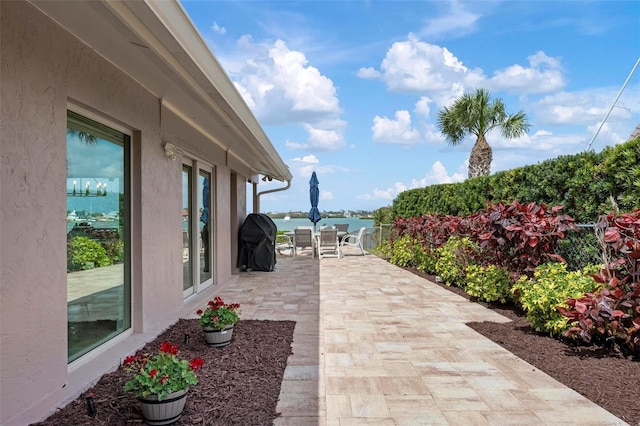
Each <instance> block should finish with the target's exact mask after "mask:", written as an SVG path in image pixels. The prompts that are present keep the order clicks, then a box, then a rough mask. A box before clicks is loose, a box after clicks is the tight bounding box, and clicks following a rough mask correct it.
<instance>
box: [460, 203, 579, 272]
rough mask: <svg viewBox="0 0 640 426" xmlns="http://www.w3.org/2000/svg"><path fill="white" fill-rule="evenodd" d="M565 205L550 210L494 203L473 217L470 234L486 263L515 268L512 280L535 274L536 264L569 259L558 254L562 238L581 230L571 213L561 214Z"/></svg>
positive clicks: (534, 206) (512, 270) (528, 205)
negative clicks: (574, 230)
mask: <svg viewBox="0 0 640 426" xmlns="http://www.w3.org/2000/svg"><path fill="white" fill-rule="evenodd" d="M561 209H562V206H554V207H552V208H550V209H548V208H547V206H546V205H545V204H544V203H543V204H536V203H530V204H526V205H525V204H520V203H519V202H517V201H514V202H513V203H511V204H510V205H506V204H504V203H497V204H490V205H488V206H487V207H486V208H485V210H484V211H481V212H479V213H477V214H475V215H472V216H470V217H469V219H468V221H469V225H468V228H469V231H468V232H469V237H470V238H471V239H472V240H474V241H475V242H476V243H477V244H478V245H479V246H480V249H481V254H482V259H478V260H479V262H480V263H481V264H484V265H496V266H501V267H504V268H506V269H507V270H509V271H511V273H512V279H513V280H517V279H518V278H519V277H520V275H523V274H525V275H527V276H531V275H532V274H533V271H534V270H535V269H536V267H537V266H538V265H540V264H542V263H544V262H547V261H549V260H556V261H560V262H565V260H564V259H563V258H562V257H561V256H559V255H557V254H556V253H555V250H556V247H557V243H558V240H560V239H563V238H564V237H565V236H566V233H567V231H569V230H571V229H577V226H576V224H575V221H574V220H573V218H572V217H571V216H568V215H564V214H560V211H561Z"/></svg>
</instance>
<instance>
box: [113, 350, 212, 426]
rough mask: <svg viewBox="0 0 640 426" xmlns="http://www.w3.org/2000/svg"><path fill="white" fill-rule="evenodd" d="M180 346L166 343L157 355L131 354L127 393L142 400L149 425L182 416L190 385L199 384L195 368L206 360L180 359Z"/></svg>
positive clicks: (126, 368)
mask: <svg viewBox="0 0 640 426" xmlns="http://www.w3.org/2000/svg"><path fill="white" fill-rule="evenodd" d="M178 354H179V351H178V346H177V345H172V344H171V343H169V342H164V343H162V345H161V346H160V352H158V353H157V354H155V355H150V354H144V355H132V356H128V357H126V358H125V360H124V363H123V367H124V369H125V370H126V371H127V372H129V373H132V374H133V375H132V376H131V378H130V379H129V380H128V381H127V382H126V383H125V385H124V390H125V392H132V393H133V394H134V395H136V396H137V397H138V400H139V401H140V409H141V411H142V416H143V417H144V419H145V421H146V422H147V424H149V425H168V424H171V423H174V422H176V421H177V420H178V419H179V418H180V416H181V415H182V411H183V410H184V405H185V403H186V401H187V400H186V398H187V390H189V386H193V385H195V384H197V383H198V378H197V377H196V373H195V371H196V370H197V369H199V368H200V367H202V365H203V364H204V361H202V359H201V358H195V359H192V360H191V361H187V360H184V359H179V358H178Z"/></svg>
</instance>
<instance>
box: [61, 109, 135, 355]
mask: <svg viewBox="0 0 640 426" xmlns="http://www.w3.org/2000/svg"><path fill="white" fill-rule="evenodd" d="M128 161H129V136H128V135H126V134H124V133H122V132H120V131H118V130H115V129H113V128H111V127H108V126H105V125H103V124H102V123H98V122H96V121H94V120H91V119H88V118H86V117H83V116H81V115H80V114H77V113H75V112H72V111H69V112H68V113H67V343H68V352H67V361H68V362H72V361H74V360H76V359H78V358H79V357H81V356H82V355H84V354H86V353H87V352H89V351H91V350H93V349H95V348H96V347H98V346H100V345H102V344H103V343H105V342H107V341H108V340H110V339H112V338H113V337H115V336H117V335H118V334H120V333H122V332H123V331H125V330H127V329H129V328H130V327H131V290H130V288H131V285H130V281H131V280H130V273H129V270H130V264H129V249H130V246H129V237H128V235H129V231H128V229H129V223H130V220H129V211H130V210H129V200H128V196H129V195H128V194H129V191H128V189H127V188H128V181H129V173H128V164H129V162H128Z"/></svg>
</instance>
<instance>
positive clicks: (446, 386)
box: [216, 251, 627, 426]
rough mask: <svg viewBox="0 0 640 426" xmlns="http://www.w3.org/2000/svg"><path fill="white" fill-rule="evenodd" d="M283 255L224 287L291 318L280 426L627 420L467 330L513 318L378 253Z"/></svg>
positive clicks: (271, 313)
mask: <svg viewBox="0 0 640 426" xmlns="http://www.w3.org/2000/svg"><path fill="white" fill-rule="evenodd" d="M345 254H346V255H345V257H343V258H342V259H338V258H337V257H329V256H325V257H323V258H322V259H320V260H319V259H318V258H315V259H312V258H311V256H310V255H307V256H297V257H290V256H278V258H277V264H276V270H275V271H273V272H243V273H241V275H240V277H239V279H238V280H237V281H235V282H233V283H232V284H229V285H227V286H225V287H220V288H218V289H217V291H216V293H217V294H220V295H221V296H222V297H223V298H224V299H225V300H228V301H232V302H237V303H241V304H242V318H243V319H262V320H293V321H296V327H295V332H294V341H293V344H292V349H293V355H291V356H290V357H289V361H288V363H287V368H286V371H285V374H284V381H283V382H282V388H281V392H280V400H279V403H278V407H277V411H278V412H280V413H281V417H279V418H278V419H276V421H275V422H274V425H276V426H294V425H295V426H305V425H329V426H334V425H336V426H337V425H340V426H344V425H411V426H414V425H493V424H499V425H507V424H509V425H541V424H542V425H625V424H627V423H625V422H623V421H622V420H620V419H618V418H617V417H615V416H613V415H612V414H610V413H609V412H607V411H606V410H604V409H603V408H601V407H599V406H598V405H596V404H594V403H592V402H591V401H589V400H587V399H586V398H584V397H583V396H581V395H580V394H578V393H577V392H575V391H573V390H572V389H569V388H567V387H566V386H564V385H563V384H561V383H559V382H557V381H556V380H554V379H552V378H551V377H549V376H548V375H547V374H545V373H543V372H542V371H540V370H538V369H537V368H535V367H533V366H531V365H530V364H528V363H526V362H525V361H523V360H521V359H520V358H517V357H516V356H515V355H513V354H511V353H510V352H508V351H507V350H505V349H503V348H502V347H501V346H499V345H497V344H495V343H493V342H492V341H491V340H489V339H487V338H485V337H484V336H482V335H480V334H479V333H477V332H475V331H474V330H472V329H471V328H469V327H467V326H466V325H465V323H466V322H469V321H499V322H507V321H509V320H508V319H507V318H505V317H503V316H501V315H499V314H497V313H495V312H493V311H491V310H489V309H486V308H484V307H482V306H480V305H478V304H474V303H472V302H469V301H467V300H466V299H464V298H462V297H460V296H458V295H455V294H453V293H451V292H449V291H447V290H444V289H442V288H440V287H439V286H437V285H436V284H434V283H431V282H430V281H428V280H425V279H423V278H421V277H418V276H416V275H414V274H412V273H410V272H407V271H405V270H403V269H401V268H398V267H395V266H393V265H391V264H389V263H387V262H386V261H384V260H382V259H379V258H377V257H375V256H366V257H363V256H361V255H360V254H359V252H358V251H353V252H351V251H347V253H345Z"/></svg>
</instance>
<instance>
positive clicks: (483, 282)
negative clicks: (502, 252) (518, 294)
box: [465, 265, 511, 303]
mask: <svg viewBox="0 0 640 426" xmlns="http://www.w3.org/2000/svg"><path fill="white" fill-rule="evenodd" d="M509 275H510V273H509V271H507V270H506V269H504V268H500V267H498V266H495V265H489V266H480V265H469V266H468V267H467V275H466V279H467V282H466V287H465V290H466V292H467V293H468V294H469V295H471V296H474V297H477V298H478V299H479V300H482V301H485V302H500V303H507V300H508V299H510V298H511V280H510V279H509Z"/></svg>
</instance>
